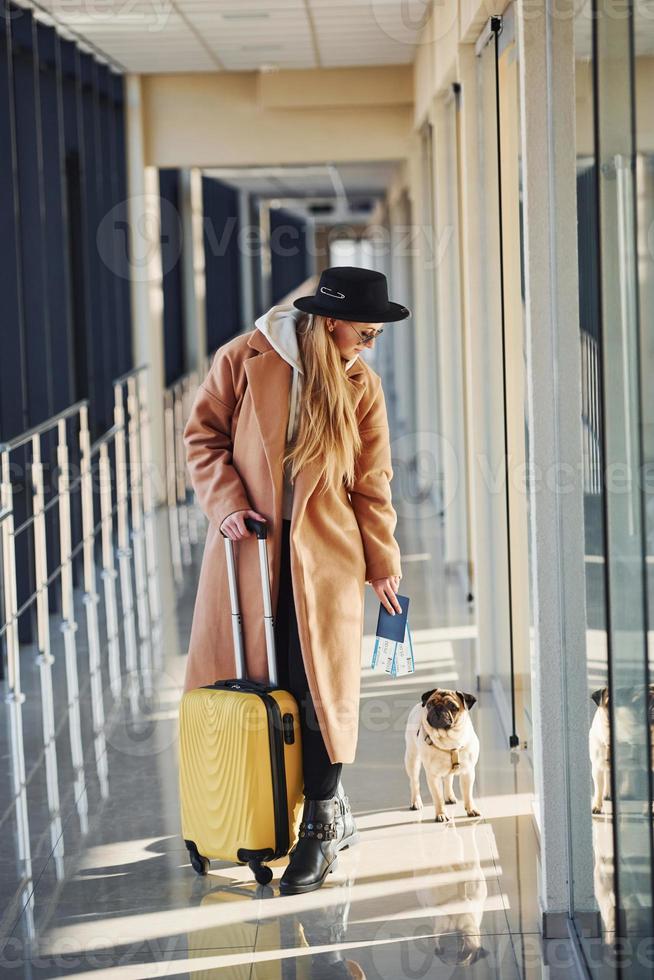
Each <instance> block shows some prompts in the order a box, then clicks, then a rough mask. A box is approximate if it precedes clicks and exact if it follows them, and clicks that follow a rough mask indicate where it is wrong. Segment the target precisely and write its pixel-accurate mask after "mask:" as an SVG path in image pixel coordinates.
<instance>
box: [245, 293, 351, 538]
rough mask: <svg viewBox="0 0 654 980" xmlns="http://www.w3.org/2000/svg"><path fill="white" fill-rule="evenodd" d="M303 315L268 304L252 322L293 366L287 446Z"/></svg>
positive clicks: (298, 380)
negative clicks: (298, 329) (299, 326)
mask: <svg viewBox="0 0 654 980" xmlns="http://www.w3.org/2000/svg"><path fill="white" fill-rule="evenodd" d="M302 315H303V314H302V310H298V309H297V307H295V306H293V303H292V302H289V303H279V304H278V305H277V306H271V308H270V309H269V310H268V312H267V313H263V314H262V315H261V316H260V317H258V319H256V320H255V321H254V325H255V327H256V328H257V329H258V330H260V331H261V333H262V334H263V335H264V337H266V338H267V339H268V341H269V342H270V344H271V345H272V346H273V347H274V348H275V350H276V351H277V353H278V354H279V355H280V357H283V358H284V360H285V361H287V362H288V364H290V365H291V367H292V368H293V377H292V381H291V391H290V396H289V414H288V426H287V428H286V448H287V449H288V448H289V447H290V446H291V445H292V444H293V443H294V441H295V436H296V433H297V422H298V418H299V408H300V392H301V390H302V379H303V377H304V370H303V368H302V361H301V358H300V347H299V344H298V340H297V334H296V332H295V328H296V325H297V322H298V320H299V319H300V317H301V316H302ZM358 356H359V355H358V354H355V356H354V357H352V358H350V360H349V361H348V362H347V363H346V365H345V370H346V371H349V369H350V368H351V366H352V365H353V364H354V362H355V361H356V359H357V357H358ZM287 469H290V467H285V468H284V496H283V504H282V517H283V518H284V519H285V520H288V521H290V519H291V510H292V507H293V484H292V483H291V481H290V479H289V475H288V472H287Z"/></svg>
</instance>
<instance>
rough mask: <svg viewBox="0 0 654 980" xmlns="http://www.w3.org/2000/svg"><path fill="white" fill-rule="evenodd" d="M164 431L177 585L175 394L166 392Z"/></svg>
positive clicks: (179, 576) (179, 556)
mask: <svg viewBox="0 0 654 980" xmlns="http://www.w3.org/2000/svg"><path fill="white" fill-rule="evenodd" d="M164 431H165V443H166V500H167V502H168V528H169V531H168V533H169V536H170V555H171V561H172V564H173V575H174V577H175V582H176V583H177V585H181V583H182V581H183V574H182V550H181V544H180V535H179V509H178V507H177V464H176V461H175V413H174V395H173V392H172V390H170V389H167V390H166V392H165V393H164Z"/></svg>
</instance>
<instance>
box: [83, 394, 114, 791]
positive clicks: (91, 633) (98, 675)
mask: <svg viewBox="0 0 654 980" xmlns="http://www.w3.org/2000/svg"><path fill="white" fill-rule="evenodd" d="M79 425H80V431H79V439H80V454H81V470H82V471H81V499H82V554H83V556H84V597H83V602H84V606H85V609H86V629H87V639H88V644H89V680H90V686H91V713H92V716H93V740H94V745H95V761H96V767H97V770H98V780H99V783H100V792H101V794H102V797H103V798H106V797H107V796H108V795H109V783H108V775H107V753H106V751H105V749H106V744H105V735H104V724H105V715H104V700H103V690H102V666H101V658H100V630H99V628H98V609H97V605H98V600H99V596H98V593H97V592H96V581H95V523H94V515H93V477H92V471H91V438H90V433H89V424H88V407H87V406H86V405H84V406H82V408H81V409H80V413H79Z"/></svg>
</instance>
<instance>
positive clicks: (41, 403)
mask: <svg viewBox="0 0 654 980" xmlns="http://www.w3.org/2000/svg"><path fill="white" fill-rule="evenodd" d="M36 40H37V35H36V25H35V23H34V20H33V18H32V15H31V13H30V11H29V10H24V11H23V12H22V13H21V16H19V17H14V18H12V19H11V41H12V48H13V68H14V111H15V119H16V153H17V164H18V215H19V224H20V247H19V261H20V265H21V282H22V291H23V297H22V301H23V314H24V324H25V343H26V347H27V351H28V356H27V385H28V415H29V424H30V425H34V424H36V423H38V422H41V421H42V420H43V419H46V418H47V417H48V416H49V415H52V414H53V411H54V398H53V379H52V371H51V369H50V366H51V361H52V342H51V334H50V310H49V306H48V302H47V297H48V289H47V270H46V257H47V254H46V241H45V192H44V186H43V171H42V163H43V147H42V142H41V125H40V104H39V99H40V88H39V72H38V53H37V48H36Z"/></svg>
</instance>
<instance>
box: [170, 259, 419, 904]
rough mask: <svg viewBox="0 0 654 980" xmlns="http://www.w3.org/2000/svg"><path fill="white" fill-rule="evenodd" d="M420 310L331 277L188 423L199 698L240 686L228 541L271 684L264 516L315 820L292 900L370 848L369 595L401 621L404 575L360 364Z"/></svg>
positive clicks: (226, 363)
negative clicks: (362, 844)
mask: <svg viewBox="0 0 654 980" xmlns="http://www.w3.org/2000/svg"><path fill="white" fill-rule="evenodd" d="M407 316H410V312H409V310H408V309H407V308H406V307H404V306H401V305H399V304H398V303H392V302H389V300H388V294H387V286H386V277H385V276H384V275H383V274H382V273H379V272H375V271H372V270H370V269H361V268H357V267H353V266H337V267H333V268H330V269H326V270H324V271H323V273H322V275H321V277H320V282H319V284H318V288H317V290H316V293H315V294H314V295H313V296H303V297H300V298H299V299H297V300H295V301H294V303H293V304H292V305H291V304H282V305H279V306H274V307H273V308H272V309H271V310H269V311H268V313H266V314H265V315H264V316H262V317H260V318H259V319H258V320H257V321H256V324H255V329H254V330H252V331H250V332H248V333H246V334H241V335H239V336H237V337H235V338H233V339H232V340H230V341H229V342H228V343H226V344H224V345H223V346H222V347H221V348H219V350H218V351H217V352H216V355H215V357H214V360H213V363H212V366H211V370H210V372H209V374H208V375H207V377H206V378H205V380H204V382H203V383H202V384H201V385H200V387H199V389H198V392H197V395H196V397H195V400H194V403H193V407H192V409H191V413H190V416H189V419H188V422H187V424H186V427H185V429H184V443H185V446H186V453H187V463H188V466H189V471H190V474H191V481H192V483H193V486H194V489H195V491H196V495H197V498H198V502H199V505H200V507H201V508H202V509H203V511H204V513H205V514H206V516H207V518H208V520H209V528H208V531H207V540H206V543H205V551H204V556H203V561H202V568H201V571H200V581H199V584H198V594H197V598H196V604H195V610H194V615H193V624H192V628H191V637H190V644H189V656H188V661H187V667H186V678H185V690H189V689H190V688H193V687H198V686H200V685H202V684H210V683H213V681H215V680H219V679H227V678H230V677H234V676H235V668H234V658H233V651H232V650H231V649H230V644H229V642H227V643H226V642H225V641H224V638H228V637H230V636H231V625H230V606H229V590H228V583H227V572H226V567H225V565H226V563H225V554H224V544H223V539H222V534H221V533H219V532H221V531H222V533H223V534H225V535H227V536H229V537H230V538H231V539H232V540H233V541H238V542H239V544H238V547H237V548H236V549H235V550H236V552H237V561H238V579H239V583H238V586H239V597H240V604H241V620H242V629H243V640H244V649H245V660H246V671H247V676H248V677H250V678H253V679H255V680H261V681H267V680H268V671H267V663H266V650H265V635H264V630H263V607H262V601H261V593H260V589H259V588H257V584H256V583H257V582H258V581H259V565H258V561H259V559H258V551H257V545H256V539H255V538H254V535H252V534H251V533H250V532H249V531H248V530H247V529H246V528H245V524H244V520H245V518H246V517H248V516H250V517H255V518H257V519H259V520H265V521H266V522H267V524H268V529H269V534H268V538H267V547H268V549H269V572H270V581H271V593H272V608H273V611H274V616H275V637H276V656H277V663H278V674H279V677H278V681H279V686H280V687H282V688H284V689H286V690H289V691H290V692H291V693H292V694H293V695H294V696H295V698H296V700H297V702H298V706H299V708H300V718H301V728H302V732H301V734H302V750H303V751H302V754H303V775H304V810H303V814H302V824H301V826H300V836H299V838H298V841H297V843H296V845H295V846H294V847H293V849H292V850H291V851H290V854H289V857H290V861H289V864H288V866H287V868H286V869H285V872H284V874H283V876H282V878H281V880H280V891H282V893H286V894H288V893H296V892H304V891H311V890H312V889H314V888H318V887H320V885H321V884H322V883H323V881H324V878H325V876H326V874H327V872H328V871H329V870H330V869H331V868H333V867H334V866H335V862H336V854H337V851H339V850H341V849H342V848H343V847H347V846H349V844H350V843H354V841H355V840H356V838H357V834H356V828H355V826H354V820H353V818H352V814H351V811H350V809H349V806H348V801H347V797H346V796H345V795H344V793H343V789H342V785H341V783H340V774H341V769H342V765H343V763H345V762H352V761H353V760H354V755H355V751H356V742H357V735H358V710H359V694H360V667H361V637H362V632H363V600H364V586H365V583H366V582H369V583H370V584H371V586H372V587H373V589H374V590H375V593H376V594H377V596H378V597H379V600H380V602H382V603H383V605H384V606H385V607H386V609H387V610H388V611H389V612H390V613H394V611H400V606H399V603H398V600H397V598H396V595H395V593H396V592H397V591H398V589H399V581H400V578H401V575H402V572H401V567H400V552H399V548H398V545H397V542H396V541H395V538H394V537H393V532H394V530H395V525H396V523H397V515H396V513H395V511H394V509H393V506H392V503H391V494H390V480H391V478H392V475H393V472H392V468H391V459H390V445H389V433H388V421H387V417H386V407H385V401H384V395H383V391H382V388H381V379H380V378H379V375H378V374H376V373H375V372H374V371H373V370H372V368H370V366H369V365H368V364H367V363H366V362H365V361H364V360H363V359H362V358H360V357H359V353H360V351H361V350H363V348H364V347H368V346H369V345H370V344H372V343H374V338H375V337H376V336H379V334H380V333H381V324H382V323H388V322H392V321H396V320H402V319H405V318H406V317H407Z"/></svg>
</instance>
